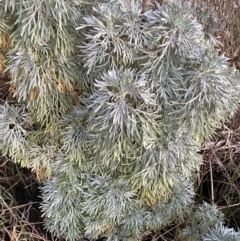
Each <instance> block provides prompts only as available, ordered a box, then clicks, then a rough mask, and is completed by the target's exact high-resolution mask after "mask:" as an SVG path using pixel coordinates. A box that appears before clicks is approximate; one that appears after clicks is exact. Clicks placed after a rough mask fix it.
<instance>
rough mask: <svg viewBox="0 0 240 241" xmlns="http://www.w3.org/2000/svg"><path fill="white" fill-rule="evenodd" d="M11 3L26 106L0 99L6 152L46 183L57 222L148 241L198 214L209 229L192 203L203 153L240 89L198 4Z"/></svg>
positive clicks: (49, 213)
mask: <svg viewBox="0 0 240 241" xmlns="http://www.w3.org/2000/svg"><path fill="white" fill-rule="evenodd" d="M2 2H3V3H2ZM2 2H0V11H2V12H3V15H1V16H2V17H1V18H2V19H4V21H7V20H8V21H9V23H10V24H11V25H12V26H13V27H12V28H11V37H12V44H11V46H10V47H9V50H8V52H7V62H6V63H7V66H6V71H7V72H8V74H9V75H10V76H11V85H12V91H13V93H14V95H15V97H16V98H17V100H18V102H19V103H18V104H16V106H9V105H8V104H5V105H3V106H1V109H0V135H1V136H2V139H1V142H0V144H1V145H0V148H1V151H2V152H3V153H4V154H6V155H9V156H10V157H11V158H12V159H13V160H14V161H16V162H19V163H20V164H21V165H22V166H26V167H29V168H32V169H33V171H35V172H36V173H37V176H38V178H39V179H43V180H44V179H45V182H44V186H43V188H42V198H43V202H42V211H43V215H44V217H45V222H46V227H47V228H48V230H50V231H51V232H52V233H53V234H55V235H65V236H66V238H67V239H69V240H72V241H73V240H77V239H78V238H79V237H80V236H81V235H83V234H86V235H87V236H89V237H91V238H97V237H101V236H104V237H107V238H108V241H111V240H139V239H142V238H143V237H144V236H145V235H147V234H148V233H149V231H150V230H157V229H160V228H163V227H165V226H167V225H170V224H171V223H173V222H177V221H180V220H182V221H183V220H184V218H186V217H187V216H192V219H190V220H191V221H189V225H190V226H191V225H197V226H200V227H194V230H200V231H199V233H198V234H199V236H198V237H197V238H199V237H203V235H205V234H206V233H205V232H208V230H207V229H206V226H207V225H210V224H209V222H210V223H211V225H212V222H211V220H208V218H207V215H208V213H207V212H204V214H201V215H200V213H199V212H195V214H193V213H192V211H191V208H190V207H191V205H192V203H193V198H194V190H193V185H192V182H193V180H194V178H195V173H196V172H197V171H198V169H199V166H200V164H202V159H201V157H200V155H198V154H197V151H198V149H199V145H200V143H201V142H202V141H203V138H210V137H211V136H212V135H213V133H214V130H215V128H217V127H219V125H220V124H221V122H222V121H224V120H225V119H226V118H227V117H229V116H231V115H233V113H234V112H235V110H236V109H237V107H238V102H239V97H238V94H239V87H240V85H239V82H238V78H239V73H238V72H237V71H236V70H235V69H234V68H229V67H228V59H227V58H226V57H225V56H222V55H219V54H218V51H217V49H216V44H217V41H216V40H215V39H214V38H213V37H211V38H210V37H208V36H210V34H209V35H207V34H206V33H205V32H204V31H205V30H204V28H203V24H202V23H201V22H199V21H198V20H197V19H198V17H199V16H198V12H197V11H195V9H194V8H193V7H192V5H191V4H190V3H188V2H184V3H181V2H180V1H176V0H172V1H169V2H168V3H167V4H162V5H156V9H149V10H148V11H146V12H144V13H142V8H141V7H142V4H141V2H140V1H133V0H117V1H110V2H108V1H106V3H104V2H103V3H99V4H96V3H95V2H94V1H91V2H90V3H89V2H88V3H86V2H84V1H74V0H70V1H67V2H66V1H51V2H50V1H47V0H41V1H40V0H37V1H31V0H30V1H20V2H16V1H10V2H9V1H2ZM10 16H11V17H10ZM6 19H7V20H6ZM0 21H2V20H0ZM10 143H11V145H9V144H10ZM47 179H48V180H47ZM206 208H207V209H209V210H210V212H213V213H214V212H217V211H216V210H215V207H211V206H203V209H204V210H205V209H206ZM200 209H201V208H200ZM194 215H195V216H196V218H199V217H200V218H202V219H201V221H200V223H199V221H197V222H195V216H194ZM205 215H206V216H205ZM219 217H221V215H219ZM217 220H218V221H219V224H220V225H222V220H221V219H217ZM208 221H209V222H208ZM211 225H210V226H211ZM191 227H192V226H191ZM223 229H224V228H222V229H221V230H220V231H219V232H222V230H223ZM212 230H214V229H212ZM216 230H219V229H218V228H216ZM189 232H190V231H189V230H188V229H187V228H185V229H183V231H182V235H183V236H184V235H185V236H186V237H187V234H188V233H189ZM213 232H215V231H213ZM230 233H231V231H229V235H231V234H230ZM210 235H211V234H210ZM233 235H235V233H234V234H233ZM207 237H208V236H206V238H207ZM190 238H192V236H191V237H190ZM188 240H192V239H188Z"/></svg>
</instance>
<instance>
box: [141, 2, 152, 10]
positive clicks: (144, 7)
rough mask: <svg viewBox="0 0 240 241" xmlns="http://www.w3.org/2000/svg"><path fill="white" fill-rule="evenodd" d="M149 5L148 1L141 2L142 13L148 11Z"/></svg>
mask: <svg viewBox="0 0 240 241" xmlns="http://www.w3.org/2000/svg"><path fill="white" fill-rule="evenodd" d="M149 4H150V0H143V1H142V13H145V12H146V11H147V10H148V6H149Z"/></svg>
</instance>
